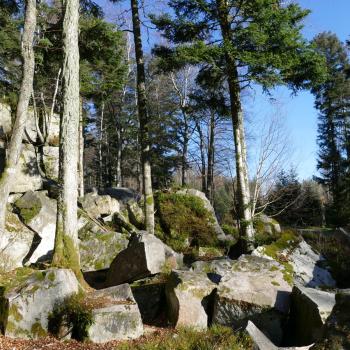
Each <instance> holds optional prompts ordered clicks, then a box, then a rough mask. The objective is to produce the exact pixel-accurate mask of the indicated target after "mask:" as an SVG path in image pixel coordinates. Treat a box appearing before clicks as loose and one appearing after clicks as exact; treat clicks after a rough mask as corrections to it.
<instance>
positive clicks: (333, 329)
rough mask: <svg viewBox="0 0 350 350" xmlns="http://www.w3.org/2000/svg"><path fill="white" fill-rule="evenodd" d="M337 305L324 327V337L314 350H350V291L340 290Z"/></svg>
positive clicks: (337, 295)
mask: <svg viewBox="0 0 350 350" xmlns="http://www.w3.org/2000/svg"><path fill="white" fill-rule="evenodd" d="M335 300H336V304H335V306H334V308H333V310H332V313H331V314H330V316H329V317H328V319H327V321H326V324H325V326H324V332H323V337H322V339H321V340H320V341H318V342H317V343H316V344H315V346H314V347H312V348H311V349H313V350H328V349H337V350H348V349H350V337H349V334H350V290H349V289H348V290H338V291H337V294H336V297H335Z"/></svg>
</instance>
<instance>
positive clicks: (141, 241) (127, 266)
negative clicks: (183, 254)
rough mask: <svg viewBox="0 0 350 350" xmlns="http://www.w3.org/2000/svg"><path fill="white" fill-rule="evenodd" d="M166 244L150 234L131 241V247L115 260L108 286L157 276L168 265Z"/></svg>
mask: <svg viewBox="0 0 350 350" xmlns="http://www.w3.org/2000/svg"><path fill="white" fill-rule="evenodd" d="M164 246H165V245H164V243H163V242H162V241H161V240H160V239H158V238H157V237H155V236H154V235H151V234H148V233H142V234H140V235H138V236H137V237H136V236H135V237H134V238H133V239H131V241H130V243H129V246H128V247H127V248H126V249H124V250H122V251H121V252H120V253H119V254H118V255H117V256H116V258H115V259H114V260H113V262H112V264H111V267H110V269H109V272H108V275H107V286H113V285H118V284H122V283H126V282H132V281H136V280H138V279H141V278H144V277H148V276H151V275H154V274H157V273H159V272H161V271H162V269H163V268H164V266H165V263H166V255H165V248H164Z"/></svg>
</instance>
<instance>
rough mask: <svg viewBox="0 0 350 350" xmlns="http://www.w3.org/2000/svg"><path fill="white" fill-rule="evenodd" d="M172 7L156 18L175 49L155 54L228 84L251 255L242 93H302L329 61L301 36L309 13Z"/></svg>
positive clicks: (220, 0) (260, 3) (236, 5)
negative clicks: (250, 89)
mask: <svg viewBox="0 0 350 350" xmlns="http://www.w3.org/2000/svg"><path fill="white" fill-rule="evenodd" d="M168 5H169V7H170V8H171V9H172V12H173V13H174V15H173V16H171V15H170V14H164V15H161V16H158V17H156V16H153V22H154V23H155V24H156V25H157V27H158V29H159V30H161V31H162V32H163V35H164V36H165V37H166V39H168V41H170V42H171V43H172V44H173V46H171V47H158V48H156V50H155V51H156V52H157V53H158V54H159V55H160V56H161V57H163V58H164V60H165V61H167V63H168V65H169V67H171V68H176V67H179V66H181V65H183V64H184V63H186V64H188V63H192V64H199V65H201V66H202V67H208V66H211V67H213V68H215V70H216V72H217V73H218V74H221V76H222V80H223V81H225V82H227V84H228V92H229V95H230V105H231V118H232V124H233V130H234V143H235V160H236V172H237V200H238V208H239V222H240V232H241V236H242V237H243V238H244V239H245V241H246V248H247V249H248V250H250V249H252V248H253V244H252V243H253V241H254V230H253V223H252V213H251V198H250V193H249V192H250V191H249V174H248V166H247V150H246V142H245V130H244V116H243V109H242V102H241V91H242V89H244V87H246V86H249V85H250V84H251V83H253V82H254V83H257V84H260V85H262V87H263V89H264V90H265V91H266V90H268V89H270V88H272V87H274V86H275V85H278V84H285V85H287V86H289V87H291V88H292V89H293V90H294V91H296V90H298V89H301V88H306V87H310V86H311V85H312V84H311V83H313V82H314V81H315V80H317V79H319V78H320V77H322V76H323V73H324V64H323V59H322V58H321V57H320V56H319V55H318V54H316V53H315V51H314V50H313V49H312V47H310V45H309V43H308V42H307V41H306V40H305V39H304V38H303V37H302V34H301V28H302V24H301V22H302V20H303V19H304V18H305V17H306V16H307V14H308V13H309V11H307V10H302V9H301V8H300V6H299V5H297V4H295V3H288V4H284V2H283V1H278V0H249V1H248V0H243V1H242V0H204V1H202V0H195V1H192V0H170V1H168Z"/></svg>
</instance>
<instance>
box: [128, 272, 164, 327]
mask: <svg viewBox="0 0 350 350" xmlns="http://www.w3.org/2000/svg"><path fill="white" fill-rule="evenodd" d="M165 284H166V281H165V279H162V278H158V276H156V277H151V278H145V279H143V280H140V281H137V282H135V283H133V284H132V285H131V289H132V294H133V295H134V298H135V300H136V302H137V305H138V306H139V310H140V313H141V317H142V321H143V322H144V323H146V324H148V325H151V324H155V323H157V321H158V320H159V318H160V317H162V316H164V315H165V311H166V302H165Z"/></svg>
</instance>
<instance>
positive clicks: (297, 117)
mask: <svg viewBox="0 0 350 350" xmlns="http://www.w3.org/2000/svg"><path fill="white" fill-rule="evenodd" d="M299 3H300V4H301V6H302V7H304V8H308V9H310V10H312V13H311V14H310V15H309V17H308V18H307V19H306V22H305V29H304V33H305V36H306V37H307V38H309V39H312V38H313V37H314V36H315V35H316V34H317V33H319V32H322V31H331V32H334V33H336V34H337V35H338V37H339V38H340V40H342V41H345V40H346V39H350V25H349V14H350V0H300V1H299ZM275 97H276V98H277V99H278V101H279V103H280V104H281V106H282V108H281V109H282V117H283V118H285V125H286V128H287V131H288V133H289V134H290V140H291V143H292V147H293V149H294V151H293V155H292V157H291V159H290V162H291V163H293V164H294V165H295V166H296V167H297V171H298V174H299V177H300V178H301V179H305V178H310V177H311V176H312V175H313V174H316V173H317V170H316V158H317V143H316V138H317V111H316V110H315V109H314V107H313V104H314V99H313V96H312V95H311V94H310V93H308V92H302V93H300V94H298V96H296V97H292V96H290V93H289V91H287V90H286V89H281V88H280V89H277V90H276V93H275ZM262 111H263V112H262ZM269 111H271V113H273V107H272V105H271V103H270V102H269V101H268V99H267V98H266V97H263V96H262V95H261V94H259V91H256V94H255V101H254V108H253V109H252V110H251V111H250V113H252V114H253V113H254V112H255V113H256V114H257V115H258V114H261V113H264V114H268V113H269Z"/></svg>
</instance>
